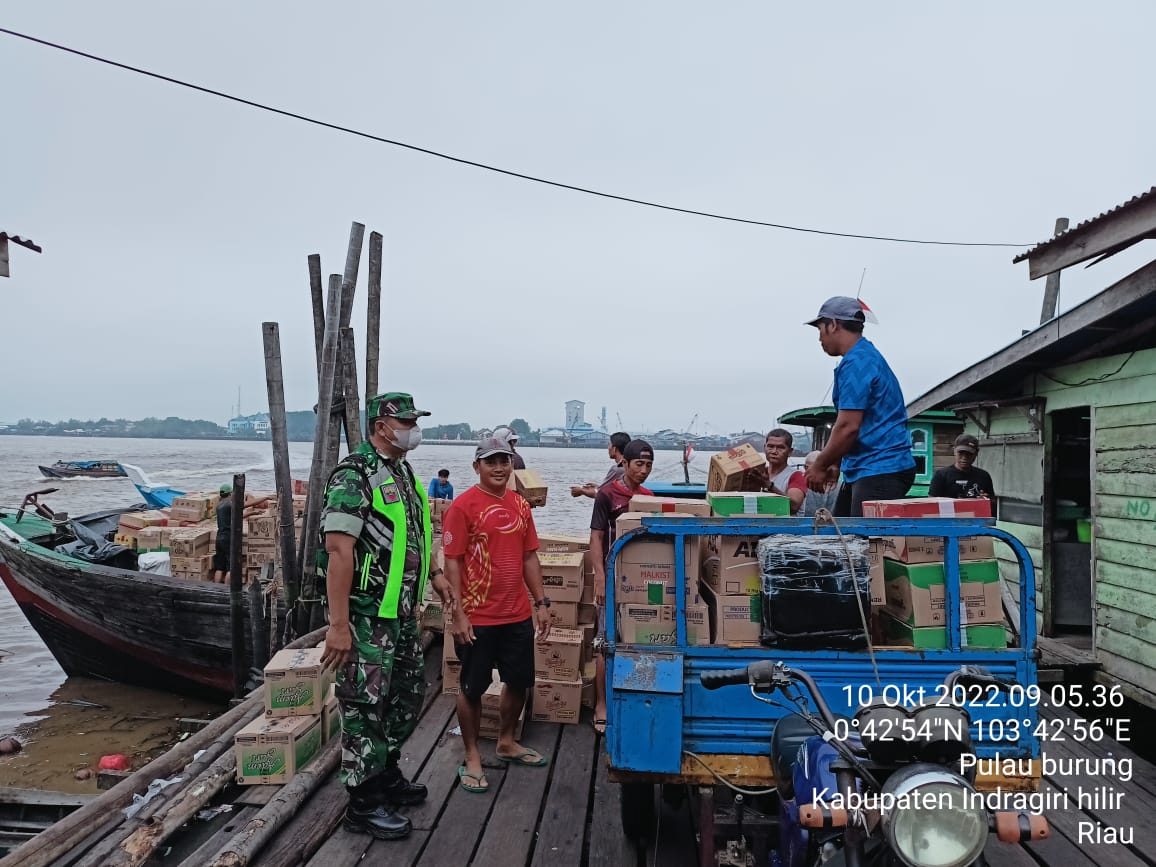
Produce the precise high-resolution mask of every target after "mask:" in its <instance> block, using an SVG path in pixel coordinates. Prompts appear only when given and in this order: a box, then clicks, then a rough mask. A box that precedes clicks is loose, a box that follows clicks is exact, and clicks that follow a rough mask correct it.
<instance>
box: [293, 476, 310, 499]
mask: <svg viewBox="0 0 1156 867" xmlns="http://www.w3.org/2000/svg"><path fill="white" fill-rule="evenodd" d="M308 494H309V482H308V481H307V480H305V479H294V480H293V496H295V497H305V496H308Z"/></svg>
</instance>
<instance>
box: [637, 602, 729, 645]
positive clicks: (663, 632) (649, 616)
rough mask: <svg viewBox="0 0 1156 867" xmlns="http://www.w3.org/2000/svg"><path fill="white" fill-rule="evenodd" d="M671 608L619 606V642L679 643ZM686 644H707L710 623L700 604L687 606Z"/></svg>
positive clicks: (672, 608) (673, 609)
mask: <svg viewBox="0 0 1156 867" xmlns="http://www.w3.org/2000/svg"><path fill="white" fill-rule="evenodd" d="M675 611H676V607H675V606H674V605H619V606H618V622H617V623H616V626H617V627H618V628H617V632H618V635H619V636H620V638H619V640H620V641H622V643H624V644H661V645H666V646H671V645H674V644H677V642H678V628H677V623H676V620H675ZM686 641H687V644H693V645H701V644H710V624H709V615H708V613H707V607H706V605H705V604H703V603H698V604H695V605H687V607H686Z"/></svg>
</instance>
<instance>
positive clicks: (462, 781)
mask: <svg viewBox="0 0 1156 867" xmlns="http://www.w3.org/2000/svg"><path fill="white" fill-rule="evenodd" d="M467 779H468V780H474V781H475V783H476V785H475V784H473V783H467V782H466V780H467ZM482 783H485V785H484V786H483V785H482ZM458 785H459V786H460V787H461V788H462V789H464V790H465V791H467V792H470V793H471V794H475V795H481V794H484V793H486V792H488V791H489V790H490V781H489V780H487V779H486V775H485V774H471V773H470V772H469V771H467V770H466V766H465V765H460V766H459V767H458Z"/></svg>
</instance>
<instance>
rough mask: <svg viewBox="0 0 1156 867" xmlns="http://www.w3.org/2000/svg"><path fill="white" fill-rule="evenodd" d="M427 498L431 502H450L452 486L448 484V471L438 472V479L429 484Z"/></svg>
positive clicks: (452, 491)
mask: <svg viewBox="0 0 1156 867" xmlns="http://www.w3.org/2000/svg"><path fill="white" fill-rule="evenodd" d="M429 498H430V499H431V500H452V499H453V498H454V486H453V485H451V484H450V471H449V470H438V477H437V478H436V479H433V480H432V481H431V482H430V483H429Z"/></svg>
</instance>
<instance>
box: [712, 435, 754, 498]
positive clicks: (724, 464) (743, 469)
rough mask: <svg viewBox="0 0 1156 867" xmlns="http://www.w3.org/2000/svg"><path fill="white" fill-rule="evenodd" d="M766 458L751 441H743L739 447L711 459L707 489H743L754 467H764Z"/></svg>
mask: <svg viewBox="0 0 1156 867" xmlns="http://www.w3.org/2000/svg"><path fill="white" fill-rule="evenodd" d="M766 464H767V460H766V458H764V457H763V456H762V455H761V454H759V453H758V452H757V451H755V449H754V447H753V446H751V445H750V443H743V444H742V445H741V446H738V447H737V448H733V449H728V450H727V451H725V452H720V453H719V454H717V455H712V456H711V459H710V472H709V473H708V474H707V479H706V489H707V490H708V491H741V490H742V489H743V483H744V481H748V480H749V478H750V477H749V475H748V474H749V473H750V471H751V470H752V469H757V468H759V467H764V466H766Z"/></svg>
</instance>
